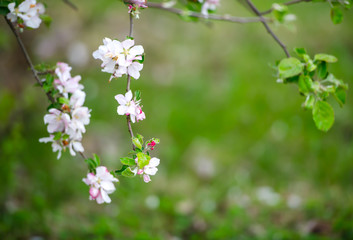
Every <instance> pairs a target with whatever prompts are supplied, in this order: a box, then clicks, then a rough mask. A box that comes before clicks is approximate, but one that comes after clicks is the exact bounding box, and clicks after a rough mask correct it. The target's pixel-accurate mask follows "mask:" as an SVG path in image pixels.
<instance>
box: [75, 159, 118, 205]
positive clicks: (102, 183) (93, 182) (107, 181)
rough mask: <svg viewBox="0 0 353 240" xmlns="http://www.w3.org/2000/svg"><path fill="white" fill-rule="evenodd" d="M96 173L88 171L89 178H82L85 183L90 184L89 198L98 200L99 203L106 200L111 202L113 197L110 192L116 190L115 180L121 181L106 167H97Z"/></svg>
mask: <svg viewBox="0 0 353 240" xmlns="http://www.w3.org/2000/svg"><path fill="white" fill-rule="evenodd" d="M95 172H96V174H94V173H88V174H87V178H84V179H82V181H83V182H84V183H86V184H87V185H88V186H90V189H89V195H90V197H89V199H90V200H96V201H97V203H98V204H102V203H104V202H106V203H110V202H111V199H110V197H109V196H108V194H111V193H113V192H114V191H115V186H114V184H113V182H119V180H118V179H117V178H115V177H114V176H113V175H112V174H111V173H110V172H109V171H108V169H107V168H106V167H104V166H99V167H97V168H96V169H95Z"/></svg>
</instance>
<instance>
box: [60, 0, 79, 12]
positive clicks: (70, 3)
mask: <svg viewBox="0 0 353 240" xmlns="http://www.w3.org/2000/svg"><path fill="white" fill-rule="evenodd" d="M63 2H64V3H66V4H67V5H69V7H71V8H72V9H73V10H75V11H78V7H76V5H75V4H73V3H72V2H71V1H69V0H63Z"/></svg>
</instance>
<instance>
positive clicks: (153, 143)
mask: <svg viewBox="0 0 353 240" xmlns="http://www.w3.org/2000/svg"><path fill="white" fill-rule="evenodd" d="M147 145H148V146H149V147H151V150H153V149H154V146H156V142H155V141H152V142H150V143H148V144H147Z"/></svg>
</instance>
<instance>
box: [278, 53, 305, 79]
mask: <svg viewBox="0 0 353 240" xmlns="http://www.w3.org/2000/svg"><path fill="white" fill-rule="evenodd" d="M302 71H303V64H302V63H301V62H300V61H299V60H298V59H297V58H294V57H290V58H285V59H282V61H281V62H280V63H279V65H278V73H279V77H280V78H290V77H294V76H296V75H299V74H300V73H301V72H302Z"/></svg>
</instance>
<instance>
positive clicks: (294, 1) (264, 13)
mask: <svg viewBox="0 0 353 240" xmlns="http://www.w3.org/2000/svg"><path fill="white" fill-rule="evenodd" d="M311 1H312V0H292V1H289V2H286V3H282V4H283V5H286V6H289V5H293V4H297V3H301V2H311ZM272 11H273V8H270V9H268V10H266V11H263V12H261V15H266V14H269V13H271V12H272Z"/></svg>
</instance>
